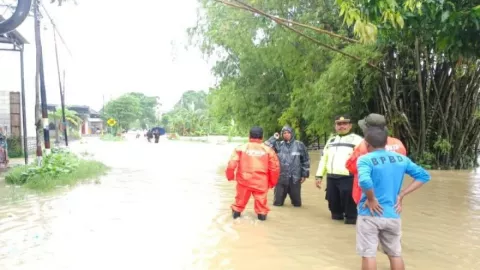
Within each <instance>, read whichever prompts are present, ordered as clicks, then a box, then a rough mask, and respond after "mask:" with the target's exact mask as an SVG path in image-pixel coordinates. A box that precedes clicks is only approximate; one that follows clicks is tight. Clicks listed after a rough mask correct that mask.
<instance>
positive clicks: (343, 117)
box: [335, 114, 350, 123]
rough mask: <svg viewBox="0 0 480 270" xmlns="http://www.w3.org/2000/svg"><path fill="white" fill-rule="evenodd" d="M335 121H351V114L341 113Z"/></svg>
mask: <svg viewBox="0 0 480 270" xmlns="http://www.w3.org/2000/svg"><path fill="white" fill-rule="evenodd" d="M335 123H350V116H349V115H347V114H341V115H337V116H335Z"/></svg>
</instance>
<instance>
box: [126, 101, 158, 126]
mask: <svg viewBox="0 0 480 270" xmlns="http://www.w3.org/2000/svg"><path fill="white" fill-rule="evenodd" d="M130 95H132V96H135V97H137V98H138V100H139V101H140V114H139V117H138V121H139V125H140V127H141V128H142V129H145V128H147V127H152V126H153V125H154V124H155V123H156V122H157V115H156V108H157V105H159V100H160V98H159V97H150V96H146V95H144V94H142V93H135V92H132V93H130Z"/></svg>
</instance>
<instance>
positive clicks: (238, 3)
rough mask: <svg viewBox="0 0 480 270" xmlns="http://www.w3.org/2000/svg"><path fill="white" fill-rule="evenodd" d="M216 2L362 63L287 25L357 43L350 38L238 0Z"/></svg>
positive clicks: (377, 68)
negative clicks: (244, 11)
mask: <svg viewBox="0 0 480 270" xmlns="http://www.w3.org/2000/svg"><path fill="white" fill-rule="evenodd" d="M215 1H216V2H219V3H222V4H224V5H227V6H230V7H234V8H238V9H242V10H246V11H250V12H252V13H255V14H258V15H261V16H264V17H266V18H269V19H271V20H272V21H274V22H275V23H277V24H279V25H281V26H283V27H285V28H287V29H288V30H290V31H293V32H295V33H296V34H298V35H299V36H302V37H304V38H306V39H308V40H310V41H312V42H314V43H316V44H318V45H320V46H322V47H324V48H327V49H329V50H332V51H334V52H336V53H339V54H342V55H343V56H346V57H348V58H350V59H353V60H356V61H360V62H362V61H364V60H363V59H361V58H360V57H358V56H355V55H351V54H349V53H346V52H344V51H342V50H339V49H337V48H335V47H333V46H330V45H327V44H325V43H323V42H321V41H319V40H317V39H315V38H312V37H310V36H308V35H306V34H304V33H302V32H300V31H299V30H297V29H295V28H293V27H292V26H290V25H289V24H291V25H297V26H301V27H304V28H308V29H311V30H314V31H317V32H319V33H322V34H327V35H330V36H332V37H336V38H340V39H342V40H346V41H348V42H351V43H358V42H359V41H357V40H354V39H350V38H347V37H343V36H340V35H338V34H335V33H332V32H330V31H327V30H323V29H320V28H317V27H313V26H309V25H305V24H301V23H297V22H293V21H291V20H287V19H283V18H279V17H276V16H273V15H270V14H268V13H266V12H264V11H261V10H259V9H257V8H254V7H253V6H251V5H248V4H246V3H244V2H241V1H238V0H232V1H226V0H215ZM366 64H367V66H369V67H371V68H373V69H375V70H377V71H380V72H381V73H383V74H385V75H388V74H387V72H385V71H384V70H382V69H381V68H379V67H377V66H376V65H375V64H373V63H370V62H367V63H366Z"/></svg>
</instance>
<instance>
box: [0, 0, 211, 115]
mask: <svg viewBox="0 0 480 270" xmlns="http://www.w3.org/2000/svg"><path fill="white" fill-rule="evenodd" d="M9 1H10V0H5V2H9ZM1 2H2V0H0V3H1ZM43 2H44V5H45V7H46V8H47V10H48V11H49V13H50V15H51V16H52V17H53V19H54V21H55V22H56V24H57V26H58V29H59V31H60V33H61V34H62V36H63V38H64V40H65V42H66V43H67V45H68V47H69V49H70V51H71V53H72V57H70V56H69V55H68V53H67V50H66V49H65V47H64V45H63V44H62V43H61V42H60V41H59V46H60V59H61V65H62V66H63V67H65V69H66V79H67V80H66V102H67V103H68V104H75V105H89V106H91V107H93V108H95V109H100V108H101V106H102V103H103V96H105V99H106V101H108V99H109V98H110V97H115V96H118V95H120V94H122V93H125V92H130V91H137V92H143V93H145V94H147V95H158V96H159V97H160V98H161V100H162V101H163V104H164V105H165V107H166V108H167V109H168V108H169V107H171V106H172V105H173V104H174V103H175V102H176V101H177V100H178V99H179V98H180V96H181V94H182V92H184V91H187V90H208V88H209V87H210V86H212V85H213V84H214V82H215V81H214V78H213V76H212V75H211V73H210V70H211V64H208V63H207V62H206V61H205V60H204V59H203V58H202V55H201V54H200V52H199V51H198V49H197V48H190V49H189V50H188V51H187V50H185V48H184V47H185V45H186V44H187V41H188V38H187V35H186V32H185V30H186V29H187V28H188V27H190V26H193V25H195V22H196V12H197V4H196V0H175V1H158V0H135V1H132V0H130V1H127V0H101V1H98V0H77V2H78V5H77V6H75V5H71V4H65V5H64V6H62V7H59V8H58V7H56V5H52V4H50V3H49V2H50V1H49V0H44V1H43ZM2 13H3V11H1V9H0V14H2ZM44 22H45V26H46V29H44V30H43V33H42V41H43V43H44V44H43V45H44V51H45V52H44V57H45V60H44V61H45V74H46V80H47V95H48V96H47V99H48V103H59V100H60V98H59V92H58V79H57V71H56V66H55V54H54V47H53V32H52V31H53V29H52V27H51V26H50V25H49V23H48V20H47V19H45V20H44ZM32 30H33V21H32V20H31V19H29V20H27V21H26V22H25V23H24V25H22V26H21V27H20V28H19V31H21V33H22V34H24V35H25V37H26V38H27V39H29V41H30V43H31V45H29V47H30V48H27V52H26V55H25V57H26V58H28V59H26V61H27V63H26V80H28V82H26V83H27V87H30V88H31V87H32V86H33V79H34V78H33V77H32V74H34V73H33V72H34V63H35V62H34V61H35V59H34V54H33V53H34V39H33V31H32ZM172 45H173V46H172ZM9 61H10V62H9ZM12 61H14V62H15V63H17V62H18V61H17V60H15V58H14V53H5V52H0V74H1V80H0V90H7V89H15V87H17V86H18V70H17V69H16V68H15V65H13V66H12V65H9V64H8V63H11V62H12ZM17 88H18V87H17ZM27 92H28V93H30V94H29V100H31V99H32V98H33V99H34V96H33V97H31V90H30V91H27ZM27 103H30V102H28V101H27Z"/></svg>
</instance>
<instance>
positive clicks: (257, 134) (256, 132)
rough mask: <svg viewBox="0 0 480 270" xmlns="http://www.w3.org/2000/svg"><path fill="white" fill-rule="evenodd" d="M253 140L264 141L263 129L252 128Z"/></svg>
mask: <svg viewBox="0 0 480 270" xmlns="http://www.w3.org/2000/svg"><path fill="white" fill-rule="evenodd" d="M250 138H251V139H263V129H262V128H261V127H252V128H251V129H250Z"/></svg>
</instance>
